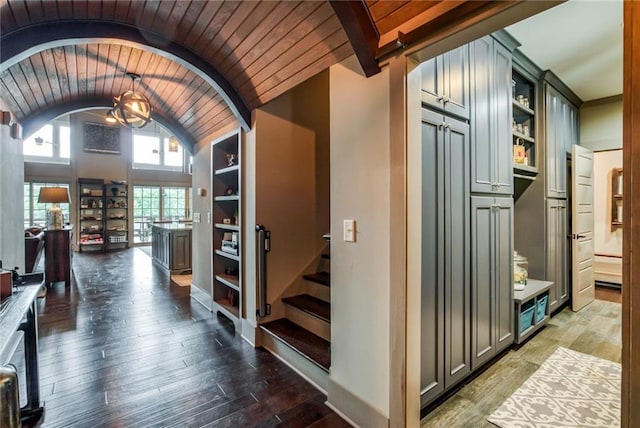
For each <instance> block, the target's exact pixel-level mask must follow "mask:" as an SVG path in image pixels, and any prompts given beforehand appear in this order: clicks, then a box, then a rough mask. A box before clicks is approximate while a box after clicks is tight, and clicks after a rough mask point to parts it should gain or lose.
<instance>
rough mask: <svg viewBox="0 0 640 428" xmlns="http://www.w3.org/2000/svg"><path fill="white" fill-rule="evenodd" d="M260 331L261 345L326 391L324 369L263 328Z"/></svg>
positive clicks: (326, 375) (327, 376) (326, 382)
mask: <svg viewBox="0 0 640 428" xmlns="http://www.w3.org/2000/svg"><path fill="white" fill-rule="evenodd" d="M261 332H262V346H263V347H264V348H265V349H267V350H268V351H269V352H271V353H272V354H274V355H275V356H276V357H278V358H280V359H281V360H282V361H284V362H285V364H287V365H288V366H289V367H291V368H292V369H293V370H295V371H296V372H297V373H298V374H300V375H301V376H302V377H303V378H305V379H306V380H307V381H309V382H310V383H311V384H313V386H315V387H316V388H318V389H319V390H320V391H322V392H323V393H325V394H326V393H327V384H328V382H329V381H328V379H329V374H328V373H327V372H326V371H324V370H323V369H321V368H320V367H318V366H317V365H315V364H314V363H312V362H311V361H309V360H308V359H306V358H305V357H303V356H302V355H300V354H299V353H298V352H296V351H295V350H293V349H291V347H290V346H289V345H287V344H286V343H283V342H281V341H280V340H278V339H277V338H275V337H273V336H272V335H270V334H269V333H266V332H265V331H264V330H261Z"/></svg>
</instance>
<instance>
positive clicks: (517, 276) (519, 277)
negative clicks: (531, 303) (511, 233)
mask: <svg viewBox="0 0 640 428" xmlns="http://www.w3.org/2000/svg"><path fill="white" fill-rule="evenodd" d="M528 272H529V262H528V261H527V258H526V257H524V256H523V255H521V254H518V252H517V251H514V252H513V284H514V286H515V288H516V290H523V289H524V286H525V285H527V277H528Z"/></svg>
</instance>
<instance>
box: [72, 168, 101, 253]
mask: <svg viewBox="0 0 640 428" xmlns="http://www.w3.org/2000/svg"><path fill="white" fill-rule="evenodd" d="M78 199H79V200H78V223H79V228H78V246H79V251H81V252H82V251H103V250H104V242H105V239H104V180H100V179H89V178H81V179H79V180H78Z"/></svg>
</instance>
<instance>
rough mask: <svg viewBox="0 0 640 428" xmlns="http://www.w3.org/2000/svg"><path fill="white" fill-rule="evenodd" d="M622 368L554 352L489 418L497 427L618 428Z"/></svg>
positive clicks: (588, 357)
mask: <svg viewBox="0 0 640 428" xmlns="http://www.w3.org/2000/svg"><path fill="white" fill-rule="evenodd" d="M620 373H621V367H620V364H618V363H614V362H611V361H607V360H603V359H601V358H597V357H593V356H591V355H586V354H583V353H580V352H576V351H572V350H570V349H566V348H562V347H560V348H558V349H557V350H556V351H555V352H554V353H553V354H552V355H551V356H550V357H549V358H548V359H547V360H546V361H545V362H544V363H543V364H542V365H541V366H540V368H539V369H538V370H536V372H535V373H534V374H532V375H531V377H530V378H529V379H527V380H526V381H525V383H524V384H523V385H522V386H521V387H520V388H519V389H518V390H517V391H516V392H515V393H513V395H512V396H511V397H509V398H508V399H507V400H506V401H505V402H504V403H502V405H501V406H500V407H499V408H498V409H497V410H496V411H495V412H493V413H492V414H491V416H489V418H487V419H488V421H489V422H491V423H493V424H494V425H497V426H499V427H501V428H543V427H544V428H550V427H600V428H614V427H619V426H620Z"/></svg>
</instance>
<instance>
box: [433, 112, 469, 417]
mask: <svg viewBox="0 0 640 428" xmlns="http://www.w3.org/2000/svg"><path fill="white" fill-rule="evenodd" d="M468 153H469V125H468V124H466V123H464V122H462V121H460V120H456V119H453V118H450V117H447V116H443V114H442V113H439V112H434V111H431V110H427V109H423V110H422V318H421V332H422V333H421V335H422V337H421V355H422V364H421V397H422V404H423V405H425V404H426V403H428V402H430V401H431V400H433V399H434V398H436V397H437V396H439V395H440V394H441V393H442V392H444V391H445V390H446V389H447V388H450V387H451V386H453V385H454V384H455V383H457V382H458V381H460V380H461V379H462V378H464V377H465V376H466V375H467V374H469V372H470V363H469V359H470V353H469V344H470V289H469V251H468V248H469V243H468V240H469V176H468V174H469V173H468V171H469V167H468V166H469V154H468Z"/></svg>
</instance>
